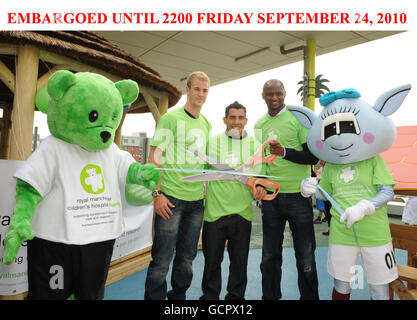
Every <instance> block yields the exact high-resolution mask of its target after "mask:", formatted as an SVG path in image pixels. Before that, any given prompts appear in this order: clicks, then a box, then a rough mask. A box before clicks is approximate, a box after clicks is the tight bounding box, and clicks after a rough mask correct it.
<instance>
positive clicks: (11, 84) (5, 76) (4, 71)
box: [0, 60, 16, 92]
mask: <svg viewBox="0 0 417 320" xmlns="http://www.w3.org/2000/svg"><path fill="white" fill-rule="evenodd" d="M0 80H1V81H2V82H3V83H4V84H5V85H6V86H7V87H8V88H9V89H10V91H11V92H14V88H15V85H16V84H15V76H14V74H13V72H11V71H10V70H9V68H7V66H6V65H5V64H4V63H3V61H1V60H0Z"/></svg>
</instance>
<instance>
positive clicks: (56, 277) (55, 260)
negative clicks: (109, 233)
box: [28, 237, 115, 300]
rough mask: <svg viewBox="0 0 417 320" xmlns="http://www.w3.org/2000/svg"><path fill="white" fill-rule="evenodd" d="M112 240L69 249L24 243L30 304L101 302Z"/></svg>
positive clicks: (41, 241)
mask: <svg viewBox="0 0 417 320" xmlns="http://www.w3.org/2000/svg"><path fill="white" fill-rule="evenodd" d="M114 241H115V240H108V241H103V242H96V243H90V244H85V245H71V244H64V243H58V242H52V241H48V240H44V239H40V238H36V237H35V238H33V240H30V241H28V282H29V293H28V299H30V300H65V299H67V298H69V297H70V296H71V294H73V293H74V295H75V298H77V299H79V300H101V299H103V297H104V285H105V283H106V279H107V274H108V271H109V265H110V260H111V256H112V253H113V245H114Z"/></svg>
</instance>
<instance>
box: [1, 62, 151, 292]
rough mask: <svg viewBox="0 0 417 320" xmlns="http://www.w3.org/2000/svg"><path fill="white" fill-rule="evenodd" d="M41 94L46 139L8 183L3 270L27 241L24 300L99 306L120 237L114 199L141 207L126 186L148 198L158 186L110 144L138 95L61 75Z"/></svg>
mask: <svg viewBox="0 0 417 320" xmlns="http://www.w3.org/2000/svg"><path fill="white" fill-rule="evenodd" d="M47 92H48V95H49V103H48V105H47V110H46V113H47V119H48V127H49V130H50V132H51V134H52V135H51V136H49V137H47V138H46V139H44V140H43V141H42V143H41V144H40V146H39V147H38V148H37V150H36V151H35V152H34V153H33V154H32V155H31V156H30V157H29V158H28V159H27V161H26V162H25V164H24V165H23V166H22V167H21V168H20V169H19V170H18V171H17V172H16V173H15V175H14V176H15V177H16V178H17V184H16V203H15V206H14V215H13V218H12V221H11V223H10V230H9V232H8V234H7V236H6V239H5V250H4V257H3V262H4V263H12V262H13V261H14V258H15V257H16V254H17V251H18V249H19V247H20V246H21V244H22V242H23V241H26V240H30V241H28V281H29V293H28V299H67V298H69V297H70V296H72V297H75V298H77V299H102V298H103V297H104V286H105V282H106V278H107V273H108V269H109V265H110V259H111V256H112V252H113V244H114V242H115V239H116V238H117V237H119V236H120V235H121V234H122V232H123V217H122V197H121V194H123V193H122V192H126V199H127V202H128V203H129V204H132V205H138V204H144V203H146V202H150V201H152V200H151V199H152V197H149V195H146V196H144V195H145V194H146V193H143V192H142V193H141V192H136V191H137V190H135V188H131V186H138V185H140V186H141V188H147V189H145V190H147V191H149V193H150V190H154V189H156V187H157V185H158V179H159V171H157V170H155V166H154V165H153V164H145V165H143V166H142V165H140V164H139V163H137V162H135V160H134V159H133V157H132V156H131V155H130V154H129V153H128V152H126V151H122V150H120V149H119V148H118V147H117V146H116V144H114V143H113V140H114V136H115V132H116V129H117V127H118V126H119V124H120V120H121V118H122V115H123V106H124V105H127V104H130V103H132V102H133V101H135V100H136V99H137V97H138V95H139V88H138V85H137V83H136V82H134V81H132V80H121V81H118V82H116V83H113V82H112V81H110V80H109V79H107V78H105V77H103V76H101V75H98V74H94V73H88V72H86V73H76V74H74V73H72V72H70V71H65V70H62V71H57V72H55V73H54V74H53V75H52V76H51V77H50V79H49V81H48V84H47ZM127 186H130V188H128V187H127ZM129 190H131V192H130V193H129ZM132 190H133V191H132Z"/></svg>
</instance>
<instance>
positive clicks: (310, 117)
mask: <svg viewBox="0 0 417 320" xmlns="http://www.w3.org/2000/svg"><path fill="white" fill-rule="evenodd" d="M287 109H288V110H289V111H291V113H292V114H293V115H294V116H295V117H296V118H297V120H298V121H300V123H301V124H302V125H303V126H304V127H305V128H307V129H310V128H311V127H312V126H313V123H314V121H316V119H317V116H316V114H315V113H314V112H313V111H311V110H310V109H309V108H307V107H297V106H287Z"/></svg>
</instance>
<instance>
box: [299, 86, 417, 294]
mask: <svg viewBox="0 0 417 320" xmlns="http://www.w3.org/2000/svg"><path fill="white" fill-rule="evenodd" d="M410 89H411V86H410V85H403V86H400V87H397V88H394V89H392V90H389V91H387V92H385V93H383V94H382V95H381V96H379V98H378V99H377V101H376V102H375V104H374V105H373V106H372V105H370V104H368V103H367V102H365V101H363V100H361V99H359V98H360V94H359V92H358V91H356V90H355V89H345V90H342V91H337V92H334V91H332V92H329V93H327V94H325V95H323V96H322V97H321V98H320V103H321V105H322V106H323V107H324V109H323V111H322V112H321V113H320V114H319V115H318V116H316V115H315V114H314V113H313V112H312V111H310V110H309V109H307V108H300V107H291V109H292V110H291V111H292V112H293V114H294V115H296V117H297V119H298V120H299V121H300V122H301V123H302V124H303V125H304V126H305V127H306V128H308V129H309V135H308V141H307V144H308V147H309V149H310V150H311V152H312V153H313V154H314V155H315V156H316V157H317V158H319V159H322V160H324V161H326V165H325V167H324V170H323V173H322V175H321V178H320V181H318V180H317V179H316V178H308V179H305V180H303V181H302V183H301V193H302V195H303V196H304V197H309V196H312V195H314V196H316V197H317V198H318V199H323V200H327V199H331V200H332V201H333V203H332V204H333V206H332V209H331V214H332V219H331V225H330V237H329V249H328V258H327V271H328V273H329V274H330V275H331V276H332V277H333V278H334V288H333V293H332V298H333V299H334V300H348V299H349V298H350V293H351V289H352V287H353V285H354V284H355V281H356V280H357V279H356V276H355V274H361V273H360V272H357V271H359V270H358V268H360V267H359V266H358V256H359V254H361V257H362V262H363V266H364V271H365V273H366V277H367V281H368V284H369V291H370V296H371V299H373V300H384V299H389V283H390V282H392V281H394V280H395V279H397V277H398V270H397V267H396V264H395V258H394V254H393V248H392V239H391V234H390V229H389V221H388V215H387V206H386V204H387V202H388V201H390V200H392V199H393V197H394V192H393V186H394V180H393V178H392V175H391V173H390V172H389V170H388V168H387V166H386V164H385V162H384V160H383V159H382V158H381V156H380V155H379V153H381V152H383V151H385V150H387V149H388V148H389V147H390V146H391V145H392V144H393V142H394V140H395V138H396V128H395V125H394V123H393V122H392V121H391V120H390V119H389V118H387V116H389V115H391V114H392V113H393V112H395V111H396V110H397V109H398V108H399V107H400V105H401V104H402V102H403V100H404V99H405V97H406V95H407V94H408V92H409V91H410Z"/></svg>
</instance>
